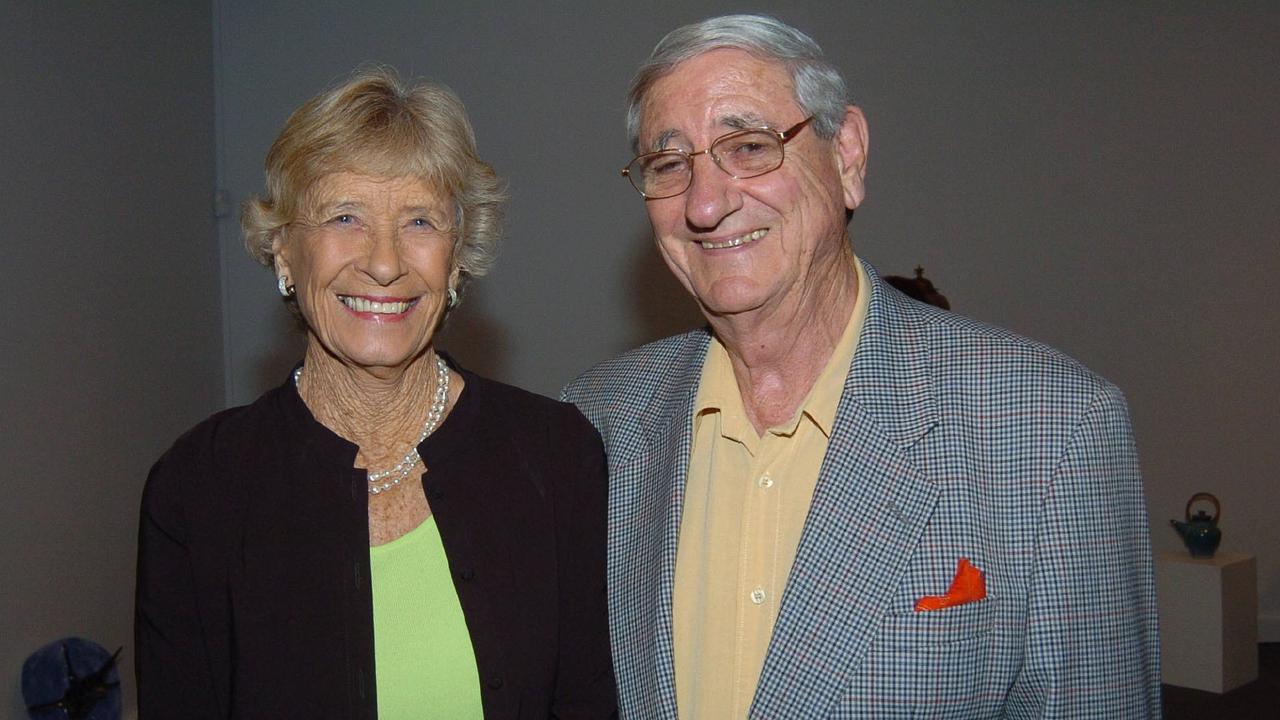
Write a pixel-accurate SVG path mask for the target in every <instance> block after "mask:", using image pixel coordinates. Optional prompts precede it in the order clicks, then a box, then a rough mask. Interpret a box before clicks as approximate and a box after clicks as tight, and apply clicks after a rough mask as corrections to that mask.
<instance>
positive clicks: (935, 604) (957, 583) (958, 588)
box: [916, 558, 987, 612]
mask: <svg viewBox="0 0 1280 720" xmlns="http://www.w3.org/2000/svg"><path fill="white" fill-rule="evenodd" d="M986 596H987V581H986V580H984V579H983V577H982V571H981V570H979V569H978V568H976V567H974V566H973V564H972V563H970V562H969V558H960V564H959V565H957V566H956V576H955V578H954V579H952V581H951V587H949V588H947V594H946V595H926V596H925V597H922V598H920V599H919V600H918V601H916V612H927V611H929V610H941V609H942V608H949V607H954V606H956V605H963V604H965V603H971V602H977V601H979V600H981V599H983V598H985V597H986Z"/></svg>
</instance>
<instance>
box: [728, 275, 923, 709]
mask: <svg viewBox="0 0 1280 720" xmlns="http://www.w3.org/2000/svg"><path fill="white" fill-rule="evenodd" d="M865 267H866V270H867V275H868V278H869V279H870V283H869V285H870V288H869V289H870V291H871V298H870V305H869V306H868V310H867V320H866V324H865V325H864V328H863V332H862V336H861V337H860V339H859V342H858V349H857V351H856V353H855V355H854V360H853V363H852V365H851V367H850V371H849V375H848V377H847V378H846V380H845V386H844V394H843V396H842V397H841V400H840V404H839V406H838V409H837V411H836V421H835V425H834V428H833V430H832V435H831V439H830V442H829V444H828V448H827V453H826V456H825V457H824V459H823V463H822V469H821V471H820V473H819V477H818V485H817V488H816V489H815V491H814V497H813V501H812V503H811V504H810V508H809V515H808V518H807V519H806V521H805V527H804V531H803V534H802V535H801V540H800V547H799V549H798V551H797V553H796V559H795V562H794V564H793V565H792V569H791V573H790V575H789V577H788V581H787V588H786V591H785V592H784V594H783V598H782V605H781V608H780V612H779V616H778V621H777V624H776V625H775V626H774V631H773V637H772V639H771V641H770V644H769V651H768V654H767V655H766V657H765V664H764V669H763V671H762V672H761V676H760V682H759V684H758V685H757V688H756V695H755V699H754V702H753V704H752V709H751V712H750V717H759V718H777V717H822V716H825V714H826V712H827V711H828V709H829V708H830V706H831V705H832V704H833V703H834V702H835V701H836V699H837V697H838V695H839V691H840V690H841V688H843V687H847V686H848V683H849V680H850V677H851V675H852V674H853V672H854V670H855V669H856V667H857V666H858V664H859V663H860V662H861V660H862V658H863V657H864V655H865V654H866V651H867V648H868V647H869V645H870V643H871V639H872V637H873V636H874V634H875V632H876V630H877V628H878V626H879V622H880V618H881V616H882V615H883V613H884V609H885V606H886V604H887V603H888V601H889V599H890V598H891V597H892V596H893V594H894V591H895V589H896V588H897V586H898V584H899V582H900V581H901V578H902V576H903V574H904V572H905V570H906V568H907V565H908V561H909V559H910V557H911V554H912V552H913V551H914V549H915V547H916V544H917V542H918V540H919V538H920V535H921V534H922V532H923V531H924V528H925V525H926V523H927V522H928V520H929V517H930V515H931V514H932V511H933V507H934V505H935V503H936V502H937V498H938V491H937V488H936V487H935V486H934V484H933V483H931V482H930V481H928V480H927V479H926V478H925V477H924V475H923V473H922V472H921V471H920V470H919V469H918V468H917V467H916V466H915V464H914V463H913V462H912V460H911V458H910V457H909V455H908V452H907V451H908V450H909V448H910V447H911V445H913V444H914V443H915V442H917V441H919V440H920V438H922V437H923V436H924V435H925V434H926V433H927V432H928V431H929V430H930V429H931V428H932V427H933V426H934V425H935V424H936V422H937V409H936V406H935V404H934V398H933V389H932V384H931V380H930V377H929V375H928V369H927V366H926V362H927V355H926V353H927V348H926V346H925V341H924V338H923V328H921V327H920V326H919V325H918V321H917V320H916V319H915V316H914V314H913V313H912V310H911V309H910V308H909V306H908V305H907V304H906V303H905V302H904V301H903V300H902V299H901V298H899V297H897V296H896V295H891V294H889V293H887V292H886V291H885V286H884V285H883V283H882V282H881V281H880V280H879V278H878V276H877V275H876V274H875V271H874V270H873V269H872V268H871V267H870V266H869V265H866V266H865Z"/></svg>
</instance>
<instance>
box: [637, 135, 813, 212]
mask: <svg viewBox="0 0 1280 720" xmlns="http://www.w3.org/2000/svg"><path fill="white" fill-rule="evenodd" d="M810 120H813V116H812V115H810V116H809V117H807V118H805V119H804V120H801V121H800V122H798V123H796V124H795V125H792V126H791V127H789V128H787V129H786V130H783V131H782V132H778V131H777V130H774V129H773V128H770V127H760V128H747V129H745V130H735V131H734V132H731V133H729V134H728V135H721V136H720V137H718V138H716V139H715V140H713V141H711V146H710V147H708V148H707V149H706V150H699V151H697V152H687V151H685V150H679V149H674V148H673V149H671V150H658V151H657V152H651V153H645V154H643V155H638V156H636V158H635V159H634V160H632V161H631V162H630V163H629V164H628V165H627V166H626V167H625V168H623V169H622V174H623V175H625V176H626V178H627V179H628V180H630V181H631V185H632V187H634V188H635V189H636V191H637V192H639V193H640V194H641V195H643V196H644V197H645V198H647V199H649V200H661V199H662V198H669V197H675V196H676V195H679V194H681V193H683V192H684V191H685V190H688V189H689V185H690V184H692V183H693V158H694V157H696V156H698V155H702V154H706V155H710V156H711V159H712V160H714V161H715V163H716V166H717V167H719V168H720V169H721V170H723V171H725V172H726V173H728V174H729V177H731V178H734V179H735V180H745V179H747V178H753V177H757V176H759V175H764V174H765V173H769V172H773V171H774V170H777V169H778V168H780V167H782V160H783V155H784V153H783V151H782V146H783V145H786V144H787V141H788V140H790V139H791V138H793V137H795V136H796V134H797V133H799V132H800V131H801V130H802V129H804V126H805V125H808V124H809V121H810Z"/></svg>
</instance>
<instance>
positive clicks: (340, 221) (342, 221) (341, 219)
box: [329, 215, 356, 225]
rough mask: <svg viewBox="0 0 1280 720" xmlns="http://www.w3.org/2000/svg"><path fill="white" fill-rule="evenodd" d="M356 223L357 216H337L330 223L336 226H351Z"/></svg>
mask: <svg viewBox="0 0 1280 720" xmlns="http://www.w3.org/2000/svg"><path fill="white" fill-rule="evenodd" d="M355 221H356V216H355V215H335V216H334V217H333V219H331V220H329V222H330V223H333V224H334V225H351V224H354V223H355Z"/></svg>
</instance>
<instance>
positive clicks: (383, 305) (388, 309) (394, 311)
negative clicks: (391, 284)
mask: <svg viewBox="0 0 1280 720" xmlns="http://www.w3.org/2000/svg"><path fill="white" fill-rule="evenodd" d="M338 297H339V298H341V299H342V304H343V305H346V306H347V307H349V308H351V309H352V310H355V311H356V312H367V313H380V314H384V315H398V314H400V313H402V312H404V311H406V310H408V309H409V307H410V306H412V305H413V303H411V302H377V301H375V300H367V299H365V298H362V297H351V296H350V295H339V296H338Z"/></svg>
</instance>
